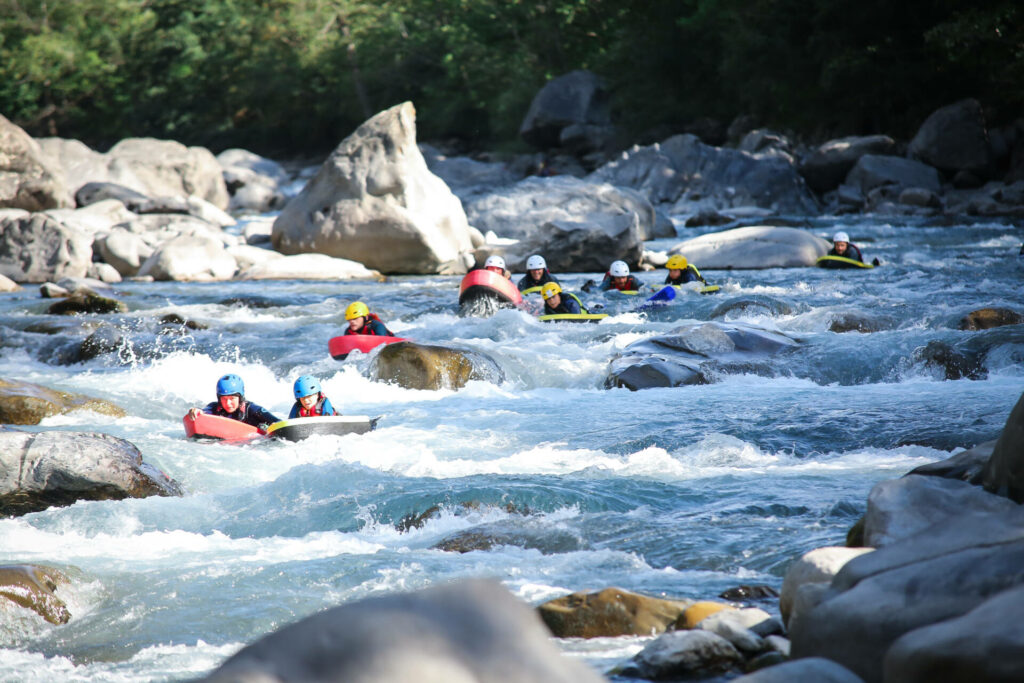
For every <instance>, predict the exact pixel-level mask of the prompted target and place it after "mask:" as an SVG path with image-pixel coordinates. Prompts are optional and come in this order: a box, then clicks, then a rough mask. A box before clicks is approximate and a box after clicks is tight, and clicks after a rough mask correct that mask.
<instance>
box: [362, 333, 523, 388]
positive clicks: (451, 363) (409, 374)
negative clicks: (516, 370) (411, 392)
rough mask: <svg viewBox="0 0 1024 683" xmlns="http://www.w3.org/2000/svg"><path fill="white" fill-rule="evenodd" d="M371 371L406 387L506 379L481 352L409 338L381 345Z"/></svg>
mask: <svg viewBox="0 0 1024 683" xmlns="http://www.w3.org/2000/svg"><path fill="white" fill-rule="evenodd" d="M371 372H372V374H373V377H374V379H377V380H379V381H381V382H394V383H395V384H397V385H399V386H401V387H404V388H406V389H429V390H437V389H461V388H462V387H464V386H466V382H469V381H471V380H480V381H485V382H494V383H498V382H502V381H504V379H505V373H503V372H502V371H501V368H500V367H499V366H498V364H497V363H496V362H495V361H494V359H492V358H490V357H489V356H486V355H484V354H482V353H480V352H478V351H470V350H468V349H456V348H451V347H447V346H434V345H430V344H417V343H416V342H409V341H403V342H395V343H394V344H387V345H386V346H383V347H381V349H380V352H379V353H378V354H377V357H376V358H375V359H374V361H373V363H372V366H371Z"/></svg>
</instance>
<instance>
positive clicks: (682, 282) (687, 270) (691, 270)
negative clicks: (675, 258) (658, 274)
mask: <svg viewBox="0 0 1024 683" xmlns="http://www.w3.org/2000/svg"><path fill="white" fill-rule="evenodd" d="M687 273H693V274H694V275H696V276H697V277H696V279H697V280H699V281H701V282H703V283H704V284H707V282H706V281H705V280H704V276H703V275H701V274H700V271H699V270H697V266H694V265H687V266H686V268H684V269H683V271H682V272H681V273H679V277H678V278H676V279H675V280H673V279H672V278H670V277H666V278H665V284H666V285H685V284H686V283H687V282H693V281H694V280H692V279H690V280H687V279H686V274H687Z"/></svg>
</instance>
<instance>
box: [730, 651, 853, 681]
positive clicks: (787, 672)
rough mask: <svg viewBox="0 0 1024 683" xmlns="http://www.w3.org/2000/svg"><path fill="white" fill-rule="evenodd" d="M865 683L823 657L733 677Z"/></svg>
mask: <svg viewBox="0 0 1024 683" xmlns="http://www.w3.org/2000/svg"><path fill="white" fill-rule="evenodd" d="M794 681H808V683H809V682H810V681H813V682H814V683H864V682H863V680H862V679H861V678H860V677H858V676H857V675H856V674H855V673H853V672H852V671H850V670H849V669H847V668H845V667H843V666H840V665H839V664H836V663H835V662H833V661H831V660H828V659H823V658H822V657H808V658H806V659H798V660H796V661H793V662H786V663H785V664H779V665H778V666H772V667H768V668H767V669H761V670H760V671H755V672H754V673H752V674H747V675H746V676H740V677H739V678H736V679H733V681H732V683H794Z"/></svg>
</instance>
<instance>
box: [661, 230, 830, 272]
mask: <svg viewBox="0 0 1024 683" xmlns="http://www.w3.org/2000/svg"><path fill="white" fill-rule="evenodd" d="M831 248H832V245H831V244H830V243H829V242H828V241H826V240H824V239H822V238H821V237H817V236H816V235H813V234H811V233H810V232H807V231H806V230H800V229H798V228H784V227H773V226H768V225H764V226H749V227H745V228H733V229H732V230H724V231H722V232H713V233H708V234H706V235H701V236H700V237H695V238H693V239H689V240H686V241H683V242H680V243H679V244H676V245H675V246H673V247H672V249H671V252H670V253H673V254H682V255H683V256H685V257H686V258H687V260H688V261H689V262H690V263H693V264H696V265H697V266H698V267H699V268H700V269H701V270H710V269H728V268H736V269H761V268H804V267H809V266H813V265H815V262H816V261H817V260H818V258H820V257H822V256H824V255H825V254H827V253H828V251H829V249H831Z"/></svg>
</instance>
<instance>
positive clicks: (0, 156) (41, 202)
mask: <svg viewBox="0 0 1024 683" xmlns="http://www.w3.org/2000/svg"><path fill="white" fill-rule="evenodd" d="M61 206H74V200H73V199H72V198H71V192H69V191H68V186H67V182H66V178H65V175H64V173H63V171H62V169H61V168H60V165H59V164H57V163H55V160H54V159H52V158H50V157H49V156H48V155H47V154H46V153H45V152H44V151H43V150H42V149H41V148H40V146H39V143H38V142H37V141H36V140H34V139H32V137H31V136H29V134H28V133H26V132H25V131H24V130H22V129H21V128H20V127H19V126H16V125H15V124H13V123H11V121H9V120H8V119H7V118H5V117H4V116H0V208H5V207H10V208H16V209H25V210H26V211H43V210H45V209H53V208H57V207H61Z"/></svg>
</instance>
